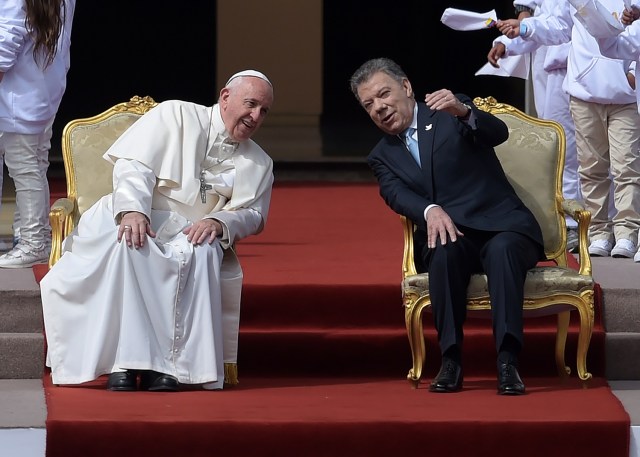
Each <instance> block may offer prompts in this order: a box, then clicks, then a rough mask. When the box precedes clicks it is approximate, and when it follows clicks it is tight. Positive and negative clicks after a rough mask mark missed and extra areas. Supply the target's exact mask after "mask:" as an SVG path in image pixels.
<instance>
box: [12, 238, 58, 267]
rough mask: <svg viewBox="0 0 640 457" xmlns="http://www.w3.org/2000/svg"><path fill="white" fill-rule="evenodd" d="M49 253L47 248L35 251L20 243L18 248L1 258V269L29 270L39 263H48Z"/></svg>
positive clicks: (17, 245)
mask: <svg viewBox="0 0 640 457" xmlns="http://www.w3.org/2000/svg"><path fill="white" fill-rule="evenodd" d="M48 260H49V251H48V250H47V248H46V246H43V247H42V248H40V249H33V248H32V247H31V246H29V245H26V244H23V243H18V244H16V246H15V247H14V248H13V249H12V250H10V251H9V252H7V253H6V254H3V255H1V256H0V268H28V267H31V266H33V265H36V264H39V263H47V261H48Z"/></svg>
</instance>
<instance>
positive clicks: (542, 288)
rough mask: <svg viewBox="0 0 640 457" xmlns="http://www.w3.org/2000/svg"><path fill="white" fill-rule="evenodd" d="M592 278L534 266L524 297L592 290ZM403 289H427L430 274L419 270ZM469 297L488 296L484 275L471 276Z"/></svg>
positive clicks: (527, 279)
mask: <svg viewBox="0 0 640 457" xmlns="http://www.w3.org/2000/svg"><path fill="white" fill-rule="evenodd" d="M593 287H594V281H593V277H591V276H585V275H581V274H579V273H578V272H577V271H576V270H573V269H571V268H564V267H549V266H545V267H535V268H532V269H531V270H529V272H528V273H527V278H526V280H525V283H524V295H525V300H527V299H531V300H535V299H537V298H543V297H545V296H549V295H550V294H554V293H562V294H567V293H568V294H571V295H574V294H575V295H578V294H580V293H581V292H583V291H585V290H593ZM402 290H403V292H405V293H407V292H412V293H417V294H418V295H419V296H422V295H425V294H428V292H429V274H428V273H420V274H417V275H412V276H407V278H406V279H405V280H404V281H403V282H402ZM467 297H468V298H469V299H472V300H475V299H483V298H488V297H489V287H488V284H487V276H486V275H485V274H474V275H471V281H469V287H468V288H467Z"/></svg>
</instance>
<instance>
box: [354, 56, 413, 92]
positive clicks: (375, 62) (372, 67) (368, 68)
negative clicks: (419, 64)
mask: <svg viewBox="0 0 640 457" xmlns="http://www.w3.org/2000/svg"><path fill="white" fill-rule="evenodd" d="M378 72H382V73H386V74H387V75H389V76H391V77H392V78H393V79H395V80H396V81H398V83H400V84H402V81H403V80H404V79H407V80H408V79H409V78H407V75H406V73H405V72H404V71H403V70H402V68H400V65H398V64H397V63H395V62H394V61H393V60H391V59H388V58H386V57H379V58H377V59H371V60H367V61H366V62H365V63H363V64H362V65H361V66H360V68H358V69H357V70H356V71H355V73H354V74H353V76H351V79H350V80H349V84H350V85H351V92H353V95H355V96H356V98H357V99H358V101H360V97H359V96H358V87H360V85H361V84H364V83H366V82H367V81H368V80H369V78H371V77H372V76H373V75H374V74H376V73H378Z"/></svg>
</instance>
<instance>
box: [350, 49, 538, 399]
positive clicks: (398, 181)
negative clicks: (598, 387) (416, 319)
mask: <svg viewBox="0 0 640 457" xmlns="http://www.w3.org/2000/svg"><path fill="white" fill-rule="evenodd" d="M350 83H351V90H352V91H353V93H354V94H355V96H356V98H357V99H358V101H359V102H360V103H361V105H362V106H363V107H364V109H365V110H366V111H367V113H368V114H369V116H370V117H371V119H372V120H373V122H374V123H375V124H376V125H377V126H378V127H379V128H380V129H381V130H382V131H383V132H384V133H385V134H386V135H385V136H384V137H383V138H382V140H380V142H379V143H378V144H377V145H376V147H375V148H374V149H373V151H371V153H370V154H369V157H368V159H367V160H368V163H369V166H370V167H371V169H372V170H373V172H374V174H375V176H376V178H377V180H378V184H379V186H380V195H381V196H382V198H383V199H384V200H385V202H386V203H387V205H389V206H390V207H391V209H393V210H394V211H395V212H397V213H398V214H401V215H404V216H406V217H408V218H409V219H411V220H412V221H413V222H414V223H415V224H416V226H417V231H416V233H415V246H416V248H415V252H416V257H417V258H416V263H417V265H418V268H419V269H421V270H422V271H427V272H428V273H429V293H430V296H431V302H432V306H433V315H434V320H435V326H436V330H437V332H438V341H439V344H440V350H441V353H442V365H441V367H440V371H439V372H438V375H437V376H436V378H435V379H434V380H433V382H432V383H431V386H430V389H429V390H431V391H432V392H455V391H458V390H460V389H461V388H462V382H463V370H462V363H461V359H462V358H461V352H462V340H463V332H462V325H463V323H464V320H465V317H466V303H467V299H466V291H467V285H468V283H469V280H470V277H471V274H472V273H476V272H485V273H486V275H487V277H488V279H489V294H490V297H491V304H492V310H491V312H492V318H493V334H494V337H495V343H496V350H497V352H498V357H497V359H498V360H497V369H498V393H499V394H506V395H520V394H523V393H524V392H525V386H524V383H523V382H522V379H521V378H520V375H519V373H518V354H519V352H520V349H521V348H522V339H523V330H522V325H523V323H522V304H523V300H524V290H523V289H524V281H525V277H526V274H527V270H529V269H530V268H532V267H534V266H535V265H536V263H537V262H538V260H541V259H542V258H543V256H544V251H543V247H542V246H543V242H542V233H541V230H540V227H539V225H538V223H537V221H536V219H535V218H534V216H533V214H532V213H531V211H529V209H528V208H526V207H525V205H524V204H523V203H522V201H521V200H520V199H519V198H518V196H517V195H516V192H515V191H514V189H513V187H512V186H511V185H510V184H509V182H508V180H507V178H506V176H505V174H504V171H503V169H502V167H501V165H500V162H499V160H498V158H497V156H496V154H495V151H494V149H493V148H494V147H495V146H497V145H499V144H500V143H502V142H504V141H505V140H506V139H507V137H508V135H509V132H508V129H507V126H506V125H505V124H504V123H503V122H502V121H501V120H500V119H498V118H497V117H495V116H493V115H491V114H489V113H486V112H483V111H480V110H478V109H476V108H475V106H474V105H473V103H472V102H471V99H470V98H469V97H467V96H465V95H457V96H456V95H454V94H453V93H451V91H449V90H447V89H441V90H438V91H436V92H433V93H431V94H427V95H426V97H425V102H426V103H417V102H416V100H415V98H414V94H413V90H412V88H411V83H410V82H409V79H408V78H407V76H406V74H405V73H404V72H403V70H402V69H401V68H400V67H399V66H398V65H397V64H396V63H395V62H393V61H392V60H390V59H386V58H380V59H373V60H369V61H368V62H365V63H364V64H363V65H362V66H361V67H360V68H359V69H358V70H357V71H356V72H355V73H354V74H353V76H352V77H351V81H350ZM414 146H417V148H414ZM412 149H413V152H412Z"/></svg>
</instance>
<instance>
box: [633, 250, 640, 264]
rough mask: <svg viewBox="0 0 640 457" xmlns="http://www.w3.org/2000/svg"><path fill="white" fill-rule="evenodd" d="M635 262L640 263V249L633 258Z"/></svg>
mask: <svg viewBox="0 0 640 457" xmlns="http://www.w3.org/2000/svg"><path fill="white" fill-rule="evenodd" d="M633 261H634V262H638V263H640V249H638V252H636V255H634V256H633Z"/></svg>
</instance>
